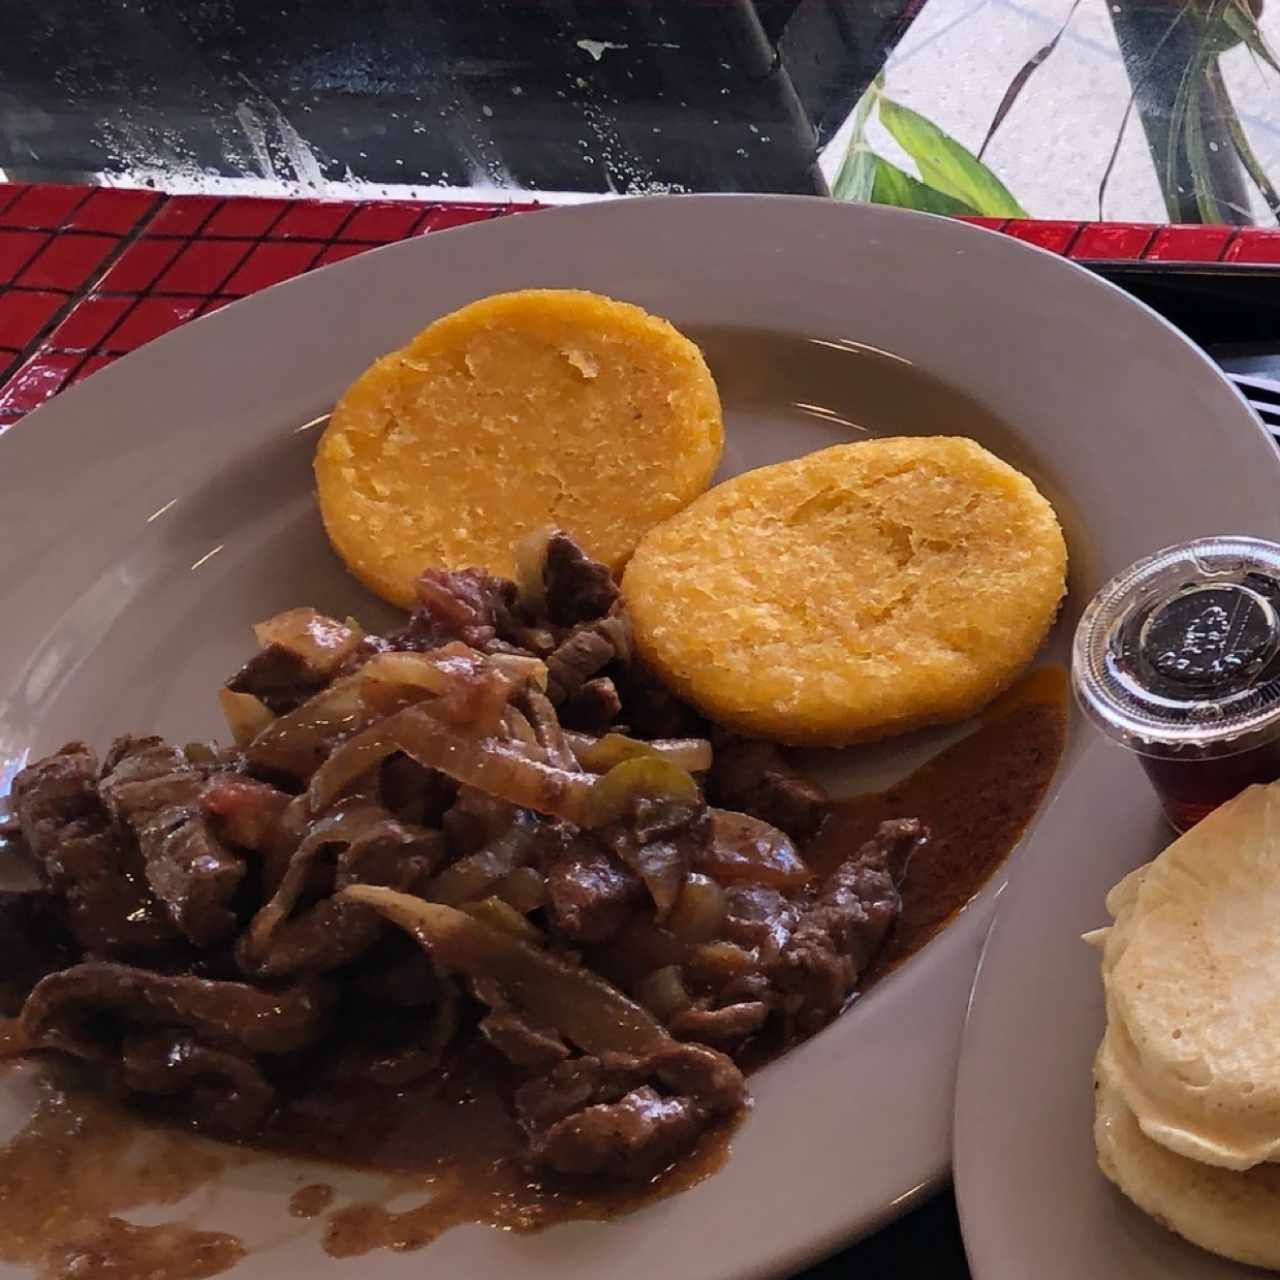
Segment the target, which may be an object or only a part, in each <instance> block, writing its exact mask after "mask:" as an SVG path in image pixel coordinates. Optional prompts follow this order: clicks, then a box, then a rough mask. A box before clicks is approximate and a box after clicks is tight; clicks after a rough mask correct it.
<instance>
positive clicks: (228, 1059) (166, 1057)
mask: <svg viewBox="0 0 1280 1280" xmlns="http://www.w3.org/2000/svg"><path fill="white" fill-rule="evenodd" d="M120 1050H121V1051H120V1078H121V1083H122V1084H123V1085H124V1087H125V1088H126V1089H127V1090H129V1091H130V1092H132V1093H140V1094H147V1095H151V1096H153V1097H160V1098H165V1099H167V1100H169V1101H170V1102H171V1103H177V1104H178V1106H179V1108H180V1110H181V1113H182V1114H183V1116H184V1117H185V1118H186V1119H187V1120H189V1121H190V1122H191V1123H192V1124H193V1125H195V1126H196V1127H197V1128H200V1129H203V1130H206V1131H208V1132H211V1133H217V1134H224V1135H227V1136H229V1137H248V1136H249V1135H250V1134H253V1133H255V1132H256V1131H257V1130H258V1129H259V1128H261V1126H262V1122H263V1121H264V1120H265V1119H266V1117H267V1113H268V1112H269V1111H270V1110H271V1107H272V1105H273V1103H274V1101H275V1089H273V1088H272V1086H271V1085H270V1084H269V1083H268V1081H267V1079H266V1077H265V1076H264V1075H263V1074H262V1072H261V1071H260V1070H259V1069H258V1066H257V1064H256V1063H255V1062H254V1061H253V1059H252V1058H250V1057H246V1056H243V1055H241V1054H238V1053H232V1052H230V1051H228V1050H226V1049H218V1048H214V1047H213V1046H211V1045H208V1044H204V1043H203V1042H201V1041H200V1040H198V1039H196V1037H195V1036H193V1035H192V1034H191V1033H190V1032H188V1031H173V1030H168V1029H161V1030H154V1031H138V1032H134V1033H132V1034H130V1035H127V1036H126V1037H125V1038H124V1040H123V1042H122V1044H121V1047H120Z"/></svg>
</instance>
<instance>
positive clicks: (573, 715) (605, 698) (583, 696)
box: [560, 676, 622, 734]
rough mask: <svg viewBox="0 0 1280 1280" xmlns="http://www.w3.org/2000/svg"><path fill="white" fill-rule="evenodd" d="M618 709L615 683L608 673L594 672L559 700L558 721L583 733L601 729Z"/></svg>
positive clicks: (607, 724)
mask: <svg viewBox="0 0 1280 1280" xmlns="http://www.w3.org/2000/svg"><path fill="white" fill-rule="evenodd" d="M621 710H622V699H621V697H619V696H618V689H617V686H616V685H615V684H614V682H613V681H612V680H611V679H610V678H609V677H608V676H596V677H594V679H591V680H588V681H587V682H586V683H585V684H584V685H583V686H582V687H581V688H580V689H579V690H578V691H577V692H576V693H574V694H571V695H570V696H569V697H567V698H566V699H565V700H564V701H563V702H562V703H561V704H560V723H561V724H562V725H563V726H564V727H565V728H566V729H578V730H580V731H581V732H583V733H597V734H598V733H604V732H605V730H606V729H608V728H609V726H610V725H612V724H613V723H614V721H615V720H617V718H618V713H619V712H620V711H621Z"/></svg>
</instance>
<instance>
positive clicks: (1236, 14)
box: [1222, 0, 1280, 72]
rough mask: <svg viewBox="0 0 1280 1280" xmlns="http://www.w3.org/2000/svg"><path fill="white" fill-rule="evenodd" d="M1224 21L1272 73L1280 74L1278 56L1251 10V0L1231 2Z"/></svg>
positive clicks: (1223, 16)
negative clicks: (1272, 49)
mask: <svg viewBox="0 0 1280 1280" xmlns="http://www.w3.org/2000/svg"><path fill="white" fill-rule="evenodd" d="M1222 21H1223V23H1224V24H1225V25H1226V27H1227V29H1228V30H1229V31H1230V32H1231V33H1232V35H1234V36H1236V37H1237V38H1238V39H1240V40H1243V41H1244V43H1245V45H1246V46H1247V47H1248V48H1249V50H1250V52H1251V53H1252V54H1253V55H1254V56H1255V57H1256V58H1260V59H1261V60H1262V61H1263V62H1265V63H1266V64H1267V66H1269V67H1270V68H1271V69H1272V71H1276V72H1280V61H1277V60H1276V55H1275V54H1274V53H1273V52H1272V51H1271V46H1270V45H1269V44H1268V43H1267V38H1266V36H1264V35H1263V34H1262V29H1261V28H1260V27H1259V26H1258V20H1257V19H1256V18H1255V17H1254V16H1253V11H1252V10H1251V9H1250V8H1249V0H1230V2H1229V3H1228V5H1227V7H1226V10H1225V12H1224V13H1223V15H1222Z"/></svg>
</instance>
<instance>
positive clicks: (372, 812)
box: [236, 803, 444, 978]
mask: <svg viewBox="0 0 1280 1280" xmlns="http://www.w3.org/2000/svg"><path fill="white" fill-rule="evenodd" d="M334 816H335V819H336V820H337V821H340V822H345V823H346V824H347V825H346V826H335V827H334V828H333V829H332V839H331V840H326V839H325V836H326V834H327V833H326V832H325V831H324V830H323V829H319V828H317V829H316V830H315V831H314V832H313V833H312V834H311V835H310V836H309V837H308V838H307V839H306V840H304V841H303V842H302V843H301V844H300V845H299V846H298V848H297V850H296V851H295V852H294V855H293V857H292V859H291V860H290V863H289V868H288V870H287V871H286V873H285V875H284V877H283V879H282V880H281V882H280V884H279V886H278V887H277V889H276V891H275V893H274V894H273V895H272V897H271V898H270V899H269V900H268V902H267V903H266V904H265V905H264V906H263V907H262V908H261V909H260V910H259V911H258V913H257V914H256V915H255V916H254V918H253V920H252V921H250V924H249V927H248V929H246V931H245V932H244V933H243V934H241V936H240V938H239V939H238V941H237V943H236V960H237V963H238V964H239V965H240V967H241V969H242V970H243V971H244V972H245V973H248V974H250V975H253V976H255V977H258V978H287V977H296V976H298V975H302V974H317V973H327V972H328V971H330V970H331V969H337V968H340V967H342V966H343V965H347V964H350V963H352V961H354V960H358V959H359V958H360V957H361V956H363V955H364V954H366V953H367V952H368V951H369V950H370V949H371V948H372V947H373V946H374V945H375V944H376V943H377V942H378V941H379V940H380V939H381V938H382V937H383V936H384V935H385V933H386V926H385V924H384V922H383V920H382V918H381V916H379V915H378V914H377V913H376V912H374V911H371V910H370V909H369V908H368V907H364V906H361V905H360V904H359V903H355V902H347V901H345V900H343V899H338V898H332V897H327V896H326V897H322V898H321V899H320V901H318V902H314V903H312V904H311V905H309V906H304V907H303V908H302V910H300V911H298V910H297V908H298V906H299V903H300V902H301V901H302V899H303V898H304V897H305V896H306V895H307V893H308V890H312V889H315V888H316V886H318V885H319V886H322V887H321V889H320V892H322V893H326V894H327V893H328V892H329V891H331V890H332V889H341V888H344V887H345V886H346V885H349V884H378V885H384V886H386V887H387V888H391V889H399V890H401V891H402V892H406V893H421V892H423V891H424V890H425V889H426V887H427V885H428V884H429V883H430V881H431V877H432V875H433V873H434V871H435V868H436V866H437V865H438V864H439V862H440V860H441V858H442V857H443V854H444V847H443V838H442V837H441V835H440V833H439V832H438V831H429V830H427V829H426V828H423V827H413V826H411V825H409V824H406V823H402V822H397V821H396V819H394V818H392V817H391V816H390V815H389V814H387V812H386V811H385V810H384V809H381V808H380V807H378V806H376V805H372V804H367V803H365V804H359V805H353V806H352V807H351V808H350V809H349V810H348V812H347V813H346V814H345V815H343V816H342V817H338V815H334Z"/></svg>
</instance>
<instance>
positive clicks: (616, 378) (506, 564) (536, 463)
mask: <svg viewBox="0 0 1280 1280" xmlns="http://www.w3.org/2000/svg"><path fill="white" fill-rule="evenodd" d="M723 439H724V429H723V425H722V422H721V417H720V400H719V396H718V394H717V392H716V386H715V383H714V381H713V380H712V377H711V374H710V372H709V370H708V369H707V366H706V363H705V362H704V360H703V358H702V354H701V352H699V350H698V348H697V347H696V346H695V345H694V344H693V343H692V342H690V341H689V340H688V339H687V338H685V337H684V336H683V335H682V334H680V333H679V332H678V331H677V330H676V329H675V328H673V327H672V326H671V325H670V324H668V323H667V321H665V320H662V319H659V318H658V317H657V316H652V315H649V314H648V313H647V312H645V311H642V310H641V309H640V308H639V307H635V306H632V305H630V304H629V303H625V302H615V301H613V300H612V299H610V298H605V297H601V296H600V295H599V294H594V293H584V292H580V291H577V290H572V289H526V290H523V291H521V292H518V293H503V294H496V295H494V296H492V297H488V298H482V299H481V300H480V301H478V302H473V303H471V304H470V305H469V306H465V307H463V308H462V309H461V310H459V311H455V312H453V313H452V314H451V315H447V316H444V317H442V318H441V319H439V320H437V321H435V322H434V323H433V324H431V325H429V326H428V327H427V328H426V329H424V330H423V331H422V332H421V333H420V334H418V336H417V337H416V338H414V339H413V340H412V341H411V342H409V343H408V344H407V345H406V346H405V347H403V348H402V349H401V350H399V351H394V352H392V353H391V354H390V355H388V356H384V357H383V358H382V359H381V360H379V361H377V362H376V363H375V364H374V365H373V366H372V367H371V368H369V369H368V370H366V372H365V373H363V374H362V375H361V376H360V377H359V378H358V379H356V381H355V382H354V383H353V384H352V386H351V387H350V388H349V389H348V390H347V392H346V394H345V395H343V397H342V399H341V400H340V401H339V402H338V405H337V406H336V408H335V409H334V411H333V415H332V417H331V419H330V422H329V425H328V428H327V429H326V430H325V433H324V435H323V437H322V438H321V440H320V443H319V446H318V447H317V450H316V458H315V474H316V485H317V489H318V492H319V499H320V510H321V514H322V515H323V517H324V524H325V529H326V530H327V532H328V534H329V538H330V541H331V542H332V543H333V546H334V549H335V550H336V551H337V553H338V554H339V555H340V556H341V557H342V559H343V560H344V561H345V562H346V564H347V566H348V568H350V570H351V572H352V573H354V574H355V575H356V577H358V578H359V579H360V580H361V581H362V582H364V583H365V584H366V585H367V586H368V587H370V588H371V589H372V590H373V591H376V592H377V593H378V594H379V595H380V596H383V597H385V598H386V599H388V600H391V601H393V602H394V603H396V604H400V605H405V606H407V605H409V604H411V603H412V600H413V584H414V581H415V580H416V578H417V577H418V575H419V574H420V573H421V572H422V570H423V569H424V568H427V567H429V566H437V567H444V568H462V567H466V566H471V565H477V566H480V567H483V568H485V569H488V570H489V571H490V572H492V573H495V574H501V575H504V576H511V575H512V573H513V569H514V565H513V559H512V557H513V551H514V548H515V547H516V544H517V543H518V542H519V541H520V539H521V537H522V535H524V534H525V533H527V532H529V531H530V530H533V529H537V528H539V527H542V526H546V525H555V526H557V527H559V528H562V529H564V530H566V531H567V532H568V533H570V534H571V535H572V536H573V537H574V538H575V539H577V541H578V542H579V543H580V544H581V545H582V546H583V547H584V548H585V549H586V551H587V552H588V553H589V554H590V555H592V556H594V557H595V558H597V559H599V560H602V561H604V562H605V563H606V564H607V565H609V566H610V568H612V569H614V570H618V569H620V568H621V567H622V565H623V564H624V563H625V562H626V560H627V558H628V556H630V554H631V552H632V550H633V549H634V547H635V545H636V543H637V542H638V541H639V539H640V537H641V536H642V535H643V534H644V533H645V532H646V531H647V530H648V529H650V528H652V527H653V526H654V525H655V524H657V523H659V522H660V521H662V520H665V519H666V518H667V517H668V516H671V515H674V514H675V513H676V512H677V511H679V510H680V509H681V508H682V507H684V506H685V505H686V504H687V503H689V502H690V501H691V500H692V499H693V498H695V497H697V496H698V494H700V493H702V492H703V491H704V490H705V489H706V487H707V485H708V484H709V483H710V481H711V475H712V472H714V471H715V468H716V466H717V464H718V463H719V461H720V452H721V448H722V445H723Z"/></svg>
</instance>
